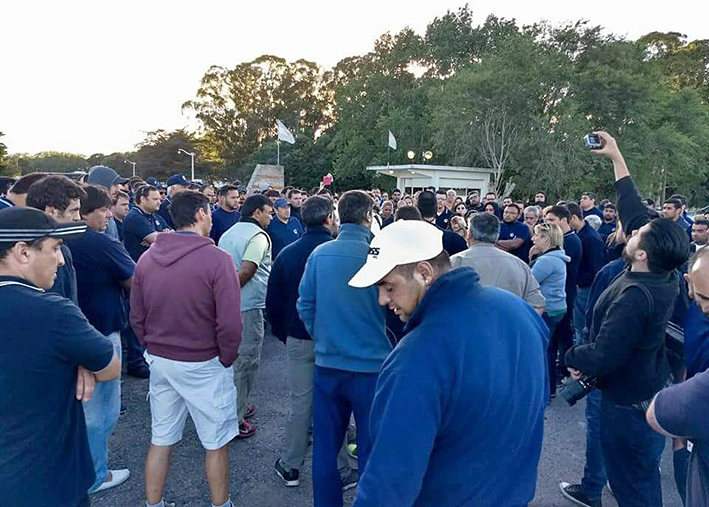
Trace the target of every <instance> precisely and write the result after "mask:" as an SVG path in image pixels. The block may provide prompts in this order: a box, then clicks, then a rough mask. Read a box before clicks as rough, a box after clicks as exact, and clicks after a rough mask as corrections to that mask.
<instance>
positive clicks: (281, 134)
mask: <svg viewBox="0 0 709 507" xmlns="http://www.w3.org/2000/svg"><path fill="white" fill-rule="evenodd" d="M276 127H277V128H278V140H279V141H285V142H286V143H290V144H295V138H294V137H293V134H291V133H290V130H288V127H286V126H285V125H283V123H281V121H280V120H276Z"/></svg>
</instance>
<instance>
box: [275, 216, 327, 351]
mask: <svg viewBox="0 0 709 507" xmlns="http://www.w3.org/2000/svg"><path fill="white" fill-rule="evenodd" d="M331 240H332V234H331V233H330V231H328V230H327V229H326V228H325V227H308V228H306V229H305V234H304V235H303V237H302V238H300V239H299V240H298V241H296V242H295V243H292V244H290V245H288V246H287V247H285V248H284V249H283V250H282V251H281V253H282V254H283V255H279V256H278V258H277V259H276V260H275V262H274V263H273V266H272V267H271V275H270V276H269V278H268V292H267V293H266V319H268V322H269V323H270V324H271V330H272V332H273V335H274V336H275V337H276V338H278V339H279V340H281V341H282V342H283V343H285V342H286V337H288V336H290V337H293V338H298V339H300V340H312V338H311V337H310V335H309V334H308V331H306V329H305V326H304V325H303V321H301V320H300V317H299V316H298V311H297V310H296V308H295V303H296V301H298V286H299V285H300V279H301V278H303V272H304V271H305V263H306V262H307V261H308V257H310V254H311V253H312V251H313V250H315V248H316V247H318V246H319V245H322V244H323V243H325V242H327V241H331Z"/></svg>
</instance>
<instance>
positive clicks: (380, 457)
mask: <svg viewBox="0 0 709 507" xmlns="http://www.w3.org/2000/svg"><path fill="white" fill-rule="evenodd" d="M375 284H376V285H377V287H378V289H379V304H380V305H382V306H388V307H389V308H390V309H392V310H394V312H395V313H396V314H397V315H398V316H399V318H400V319H401V320H402V321H405V322H407V325H406V326H407V327H406V331H407V334H406V336H405V337H404V339H403V340H402V341H401V342H400V343H399V344H398V345H397V347H396V348H395V349H394V351H393V352H392V353H391V354H390V355H389V357H388V358H387V359H386V361H385V362H384V365H383V367H382V371H381V374H380V377H379V379H378V381H377V391H376V396H375V399H374V403H373V406H372V413H373V414H377V417H376V418H374V419H373V420H372V432H373V436H374V447H373V449H372V453H371V456H370V459H369V462H368V464H367V466H366V468H365V469H364V474H363V476H362V478H361V479H360V482H359V485H358V489H357V498H356V500H355V503H354V506H355V507H369V506H372V507H374V506H382V505H391V506H394V505H397V506H398V505H436V506H439V507H462V506H467V505H495V506H499V507H505V506H519V505H526V504H527V503H528V502H530V501H531V500H532V498H533V497H534V490H535V487H536V477H537V464H538V462H539V456H540V453H541V445H542V432H543V426H544V407H545V404H546V397H547V396H548V387H547V385H546V381H545V378H544V375H543V374H541V375H540V373H539V372H542V371H544V369H545V366H544V364H545V354H546V352H545V350H546V342H547V340H546V333H547V329H546V326H545V325H544V324H543V321H542V320H541V318H540V317H539V316H538V315H536V314H535V312H534V311H533V310H532V308H531V307H530V306H529V305H527V304H526V303H524V302H523V301H522V300H521V299H520V298H518V297H517V296H514V295H513V294H510V293H509V292H507V291H504V290H500V289H496V288H491V287H482V286H481V285H480V284H479V283H478V277H477V274H476V272H475V270H473V269H472V268H460V269H455V270H452V269H451V265H450V262H449V260H448V255H447V254H446V252H445V250H444V249H443V234H442V233H441V231H440V230H437V229H436V228H435V227H434V226H432V225H430V224H427V223H425V222H423V221H415V220H399V221H398V222H395V223H394V224H392V225H391V226H389V227H387V228H386V229H384V230H383V231H382V232H381V233H380V234H379V235H378V236H376V237H375V238H374V240H373V241H372V244H371V248H370V250H369V255H368V257H367V262H366V264H365V265H364V266H363V267H362V269H360V271H358V272H357V274H356V275H355V276H354V277H353V278H352V279H351V280H350V285H351V286H352V287H361V288H364V287H370V286H372V285H375ZM460 315H466V316H468V318H466V319H461V318H460ZM491 329H494V330H495V331H494V332H491V331H490V330H491ZM502 336H504V340H501V339H499V337H502ZM472 371H475V372H476V374H475V375H461V372H472ZM512 377H514V378H515V379H516V381H515V382H510V381H509V379H510V378H512ZM414 442H415V445H412V443H414ZM402 463H406V466H401V464H402Z"/></svg>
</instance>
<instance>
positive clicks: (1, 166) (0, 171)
mask: <svg viewBox="0 0 709 507" xmlns="http://www.w3.org/2000/svg"><path fill="white" fill-rule="evenodd" d="M4 135H5V134H3V133H2V132H0V137H3V136H4ZM9 175H10V163H9V161H8V160H7V146H6V145H5V143H3V142H1V141H0V176H9Z"/></svg>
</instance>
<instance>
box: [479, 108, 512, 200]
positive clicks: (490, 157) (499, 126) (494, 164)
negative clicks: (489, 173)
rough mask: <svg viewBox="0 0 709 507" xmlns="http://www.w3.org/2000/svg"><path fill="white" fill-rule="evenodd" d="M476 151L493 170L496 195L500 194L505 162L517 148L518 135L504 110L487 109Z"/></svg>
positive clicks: (502, 188)
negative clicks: (477, 150)
mask: <svg viewBox="0 0 709 507" xmlns="http://www.w3.org/2000/svg"><path fill="white" fill-rule="evenodd" d="M479 137H480V144H479V146H478V149H479V150H480V153H481V154H482V155H483V157H485V160H486V161H487V163H488V167H489V168H491V169H492V170H493V176H494V178H495V186H494V187H493V188H494V190H495V193H496V194H498V195H499V194H500V193H501V192H502V191H503V190H504V187H503V186H502V182H503V177H504V175H505V169H506V168H507V162H508V161H509V159H510V154H511V153H513V152H514V150H515V148H516V147H517V146H516V145H517V143H518V140H519V135H518V132H517V126H516V125H515V124H514V120H513V119H512V118H511V115H510V114H508V113H507V111H505V110H504V109H502V110H501V109H488V110H487V111H486V112H485V118H484V120H483V122H482V129H481V132H480V136H479Z"/></svg>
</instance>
